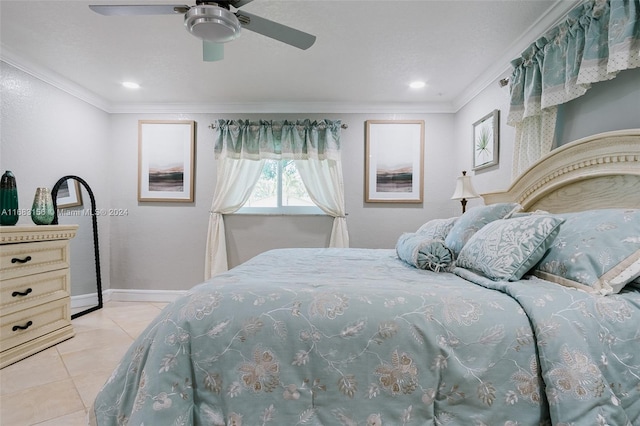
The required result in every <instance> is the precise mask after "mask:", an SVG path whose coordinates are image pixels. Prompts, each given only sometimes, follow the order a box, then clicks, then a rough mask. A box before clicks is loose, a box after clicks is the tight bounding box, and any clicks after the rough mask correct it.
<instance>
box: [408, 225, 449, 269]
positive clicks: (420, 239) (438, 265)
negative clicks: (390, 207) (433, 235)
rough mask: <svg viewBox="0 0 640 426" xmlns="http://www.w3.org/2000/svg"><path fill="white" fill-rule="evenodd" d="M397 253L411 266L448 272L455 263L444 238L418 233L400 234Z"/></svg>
mask: <svg viewBox="0 0 640 426" xmlns="http://www.w3.org/2000/svg"><path fill="white" fill-rule="evenodd" d="M396 254H397V255H398V258H399V259H400V260H403V261H404V262H406V263H408V264H409V265H411V266H414V267H416V268H419V269H428V270H430V271H434V272H446V271H448V270H449V268H450V267H451V266H452V265H453V254H451V250H449V249H448V248H446V247H445V245H444V243H443V241H442V240H433V239H430V238H426V237H425V236H424V235H421V234H418V233H406V234H402V235H400V238H398V242H397V243H396Z"/></svg>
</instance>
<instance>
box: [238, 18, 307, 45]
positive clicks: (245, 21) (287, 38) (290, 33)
mask: <svg viewBox="0 0 640 426" xmlns="http://www.w3.org/2000/svg"><path fill="white" fill-rule="evenodd" d="M236 16H237V17H238V20H239V21H240V24H242V28H246V29H248V30H251V31H254V32H256V33H259V34H262V35H264V36H267V37H271V38H272V39H274V40H278V41H281V42H283V43H286V44H290V45H291V46H294V47H297V48H299V49H303V50H306V49H308V48H310V47H311V46H312V45H313V43H315V41H316V36H314V35H311V34H308V33H305V32H303V31H300V30H296V29H295V28H291V27H288V26H286V25H282V24H279V23H277V22H274V21H270V20H268V19H265V18H261V17H259V16H256V15H253V14H251V13H247V12H245V11H238V12H236Z"/></svg>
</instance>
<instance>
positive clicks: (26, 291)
mask: <svg viewBox="0 0 640 426" xmlns="http://www.w3.org/2000/svg"><path fill="white" fill-rule="evenodd" d="M32 291H33V290H32V289H31V287H29V288H28V289H26V290H25V291H14V292H13V293H11V297H17V296H26V295H27V294H29V293H31V292H32Z"/></svg>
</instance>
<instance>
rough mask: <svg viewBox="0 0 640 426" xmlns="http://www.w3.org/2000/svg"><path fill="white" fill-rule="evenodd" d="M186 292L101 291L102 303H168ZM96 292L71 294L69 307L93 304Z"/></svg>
mask: <svg viewBox="0 0 640 426" xmlns="http://www.w3.org/2000/svg"><path fill="white" fill-rule="evenodd" d="M185 293H186V290H129V289H118V288H111V289H109V290H105V291H103V292H102V301H103V302H104V303H106V302H110V301H114V302H157V303H170V302H173V301H174V300H176V299H177V298H178V297H180V296H182V295H183V294H185ZM97 300H98V295H97V293H90V294H83V295H79V296H71V309H77V308H85V307H90V306H95V305H96V304H97V303H98V302H97Z"/></svg>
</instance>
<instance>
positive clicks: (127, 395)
mask: <svg viewBox="0 0 640 426" xmlns="http://www.w3.org/2000/svg"><path fill="white" fill-rule="evenodd" d="M638 188H640V129H636V130H626V131H620V132H610V133H606V134H600V135H596V136H594V137H591V138H586V139H584V140H580V141H576V142H573V143H571V144H568V145H565V146H563V147H561V148H559V149H557V150H555V151H554V152H553V153H552V154H550V155H549V156H547V157H545V158H543V159H542V160H540V162H538V163H536V164H535V165H534V166H532V167H531V168H530V169H529V170H527V171H526V172H525V173H524V174H523V175H522V176H521V177H520V178H519V179H518V180H516V181H515V182H514V183H513V185H512V186H511V187H510V188H509V189H508V190H506V191H503V192H497V193H492V194H485V202H486V204H487V205H486V206H480V207H476V208H473V209H469V210H468V211H467V212H466V213H465V214H463V215H462V216H460V217H459V218H443V219H434V220H430V221H427V222H426V223H425V224H424V225H423V226H422V227H420V229H418V230H416V232H413V233H407V234H403V235H401V236H399V238H398V244H397V246H396V249H395V250H393V249H390V250H389V249H357V248H352V249H327V248H325V249H279V250H273V251H269V252H266V253H263V254H260V255H258V256H256V257H255V258H253V259H251V260H249V261H248V262H246V263H244V264H242V265H240V266H238V267H236V268H233V269H232V270H230V271H228V272H226V273H223V274H219V275H217V276H215V277H213V278H212V279H211V280H209V281H207V282H205V283H203V284H200V285H198V286H195V287H194V288H193V289H192V290H190V291H189V292H188V294H186V295H185V296H183V297H181V298H180V299H178V300H176V301H175V302H174V303H172V304H170V305H168V306H167V307H166V308H165V309H164V310H163V311H162V313H161V314H160V315H159V316H158V318H156V320H154V321H153V322H152V323H151V324H150V325H149V327H148V328H147V329H146V330H145V331H144V332H143V333H142V334H141V335H140V337H139V338H138V339H137V340H136V341H135V342H134V343H133V345H132V346H131V348H130V349H129V351H128V352H127V354H126V355H125V356H124V358H123V359H122V361H121V363H120V364H119V365H118V367H117V368H116V369H115V371H114V372H113V374H112V375H111V377H110V378H109V379H108V381H107V383H106V384H105V385H104V387H103V388H102V390H101V391H100V393H99V394H98V396H97V397H96V400H95V402H94V404H93V407H92V409H91V410H90V413H89V416H90V421H91V423H92V424H97V425H99V426H104V425H120V424H124V425H143V424H145V425H182V424H184V425H190V424H196V425H235V426H239V425H251V426H254V425H368V426H369V425H370V426H378V425H427V424H434V425H435V424H437V425H538V424H541V425H545V424H554V425H555V424H557V425H565V424H566V425H569V424H573V425H606V424H608V425H640V329H639V327H638V324H639V323H640V278H638V277H640V191H639V189H638ZM583 210H584V211H583ZM578 211H579V212H578ZM573 269H576V270H573Z"/></svg>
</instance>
